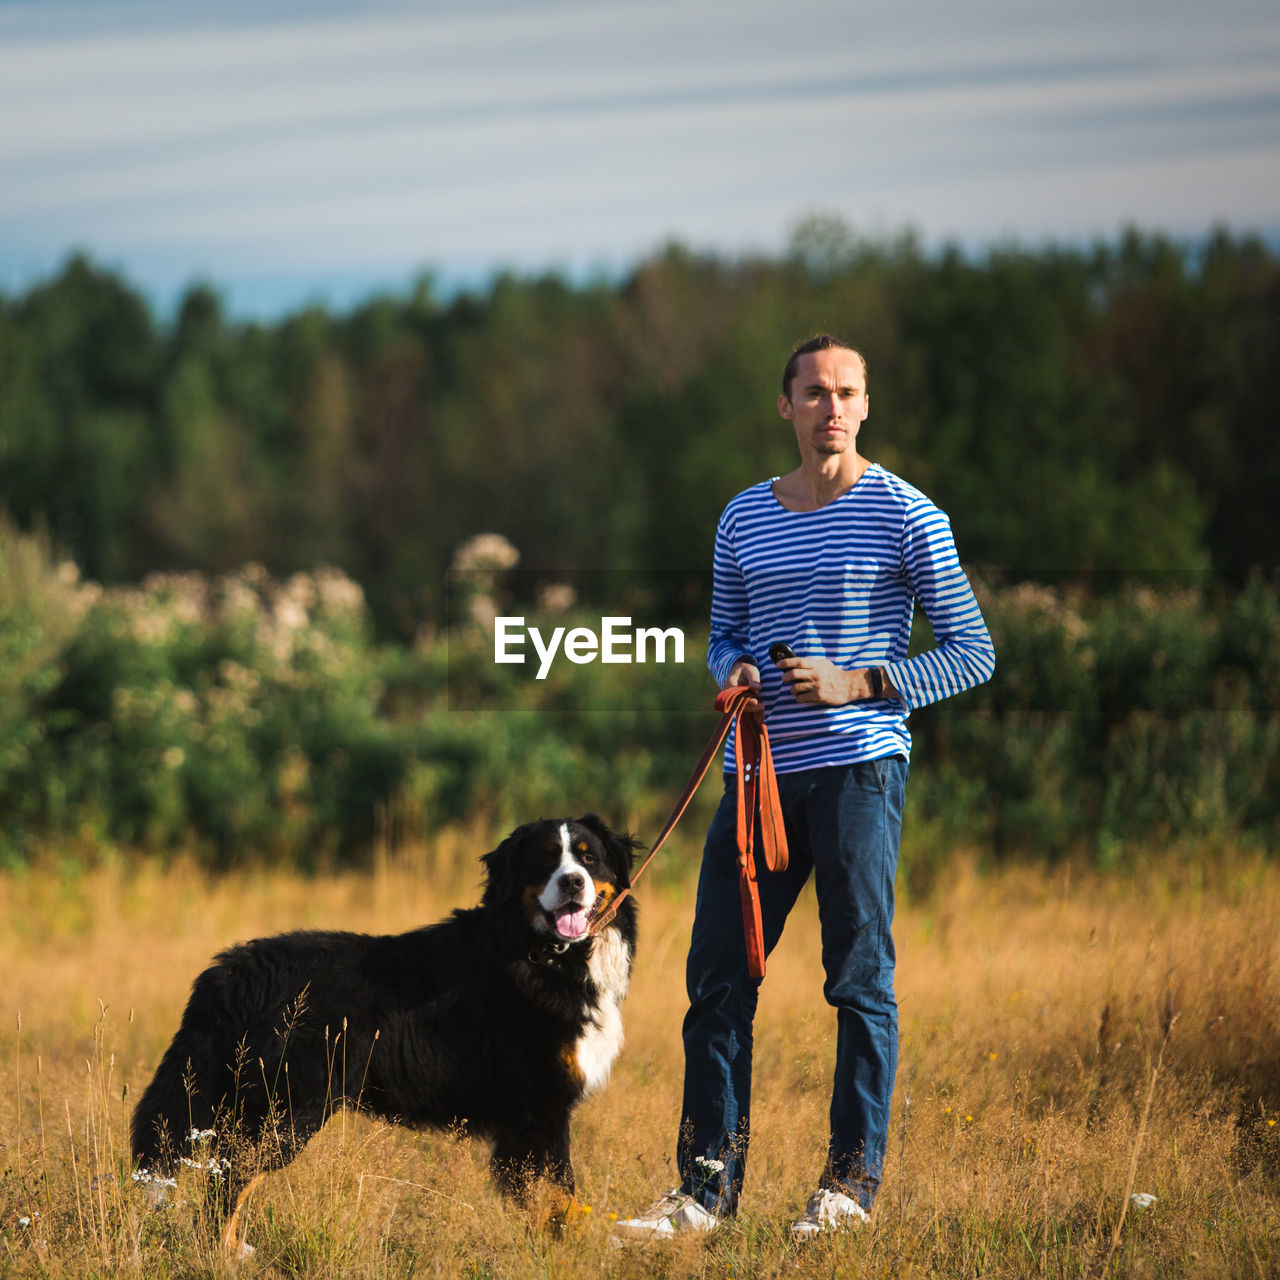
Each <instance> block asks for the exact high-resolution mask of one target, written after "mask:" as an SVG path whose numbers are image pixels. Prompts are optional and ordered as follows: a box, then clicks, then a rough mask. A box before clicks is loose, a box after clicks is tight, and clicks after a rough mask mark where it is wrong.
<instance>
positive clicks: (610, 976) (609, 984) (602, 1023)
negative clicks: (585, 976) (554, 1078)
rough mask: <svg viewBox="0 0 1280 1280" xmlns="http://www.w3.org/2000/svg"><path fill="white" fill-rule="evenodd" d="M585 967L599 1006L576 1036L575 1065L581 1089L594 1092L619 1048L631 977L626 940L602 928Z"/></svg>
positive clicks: (604, 1076)
mask: <svg viewBox="0 0 1280 1280" xmlns="http://www.w3.org/2000/svg"><path fill="white" fill-rule="evenodd" d="M587 971H588V972H589V973H590V974H591V981H592V982H593V983H595V988H596V994H597V996H598V998H599V1001H600V1007H599V1008H598V1009H597V1010H596V1013H595V1015H594V1017H593V1018H592V1020H591V1021H590V1022H589V1023H588V1024H587V1028H586V1030H585V1031H584V1032H583V1033H582V1035H581V1037H580V1038H579V1040H578V1049H577V1055H576V1056H577V1061H578V1069H579V1070H580V1071H581V1072H582V1076H583V1080H584V1082H585V1083H584V1085H583V1092H584V1093H594V1092H595V1090H597V1089H599V1088H600V1087H601V1086H602V1085H603V1084H604V1083H605V1082H606V1081H607V1080H608V1079H609V1072H610V1070H611V1069H612V1067H613V1062H614V1059H615V1058H616V1057H617V1056H618V1053H619V1052H620V1050H621V1049H622V1008H621V1006H622V1000H623V997H624V996H626V994H627V987H628V986H629V985H630V981H631V971H630V966H629V964H628V956H627V947H626V943H624V942H623V941H622V936H621V935H620V934H619V933H618V931H617V930H616V929H606V930H605V931H604V932H603V933H602V934H601V935H600V936H599V937H598V938H597V939H596V941H595V943H594V945H593V946H592V949H591V959H590V960H588V961H587Z"/></svg>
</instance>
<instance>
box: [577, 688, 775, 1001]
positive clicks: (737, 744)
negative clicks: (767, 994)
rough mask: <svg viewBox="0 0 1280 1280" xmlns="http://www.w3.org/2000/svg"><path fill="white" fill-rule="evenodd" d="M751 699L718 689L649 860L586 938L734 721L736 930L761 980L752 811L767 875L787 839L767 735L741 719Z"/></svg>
mask: <svg viewBox="0 0 1280 1280" xmlns="http://www.w3.org/2000/svg"><path fill="white" fill-rule="evenodd" d="M754 696H755V694H754V693H753V691H752V690H751V689H750V688H749V687H748V686H746V685H736V686H734V687H733V688H730V689H721V691H720V692H719V693H718V694H716V710H717V711H719V712H720V713H721V716H720V723H719V725H717V726H716V731H715V732H714V733H713V734H712V735H711V740H710V741H709V742H708V743H707V745H706V748H705V749H704V750H703V752H702V756H701V758H700V759H699V760H698V763H697V765H696V766H695V767H694V770H693V773H692V775H691V776H690V778H689V781H688V782H687V783H686V784H685V788H684V790H683V791H682V792H681V793H680V798H679V799H678V800H677V801H676V804H675V808H674V809H672V811H671V816H670V817H669V818H668V819H667V825H666V826H665V827H663V828H662V833H661V835H659V836H658V838H657V839H656V840H655V841H654V842H653V846H652V847H651V848H650V850H649V856H648V857H647V858H646V859H645V860H644V861H643V862H642V863H641V864H640V869H639V870H638V871H637V872H636V873H635V875H633V876H632V877H631V886H630V887H628V888H626V889H624V890H623V891H622V892H621V893H620V894H619V895H618V896H617V897H616V898H614V900H613V901H612V902H611V903H610V904H609V905H608V906H607V907H606V908H605V909H604V911H603V912H602V913H601V914H600V915H599V916H597V917H596V918H595V919H594V920H593V921H592V923H591V928H590V932H591V933H592V934H596V933H599V932H600V930H601V929H603V928H604V927H605V925H607V924H608V923H609V921H610V920H612V919H613V916H614V913H615V912H616V911H617V910H618V908H619V907H620V906H621V905H622V903H623V901H624V900H625V899H626V897H627V895H628V894H629V893H630V892H631V888H633V887H634V886H635V883H636V881H637V880H639V879H640V877H641V876H642V875H643V874H644V873H645V870H646V868H647V867H648V866H649V863H651V862H652V861H653V859H654V857H655V856H656V854H657V852H658V850H659V849H660V848H662V845H663V843H664V841H665V840H666V838H667V837H668V836H669V835H670V834H671V832H672V831H673V830H675V825H676V823H677V822H679V821H680V818H681V816H682V815H683V814H684V811H685V810H686V809H687V808H688V807H689V801H690V800H692V799H693V796H694V793H695V792H696V791H697V789H698V787H699V785H700V784H701V782H702V780H703V778H705V777H706V776H707V770H708V769H710V767H711V761H712V760H713V759H714V758H715V755H716V752H717V751H719V750H720V748H721V746H722V745H723V743H724V740H725V738H727V737H728V736H729V730H730V728H731V727H732V726H733V725H734V724H735V723H736V724H737V726H738V733H737V736H736V737H735V739H734V760H735V762H736V763H737V766H738V877H739V879H738V887H739V891H740V893H741V895H742V926H743V933H744V934H745V936H746V942H747V965H748V968H749V969H750V971H751V974H752V976H753V977H756V978H763V977H764V926H763V924H762V923H761V920H760V892H759V889H758V888H757V887H756V864H755V859H754V858H753V857H752V852H753V850H754V847H755V826H756V824H755V817H756V813H757V810H758V811H759V814H760V840H761V844H762V845H763V847H764V859H765V865H766V866H767V867H768V868H769V870H770V871H784V870H785V869H786V866H787V837H786V833H785V831H784V830H783V827H782V805H781V802H780V801H779V798H778V780H777V778H776V777H775V775H774V772H773V756H772V754H771V753H770V751H769V731H768V730H767V729H766V728H765V726H764V722H763V721H762V720H759V719H757V717H755V716H747V715H743V711H744V710H745V708H746V705H747V703H748V702H750V701H751V700H752V698H753V697H754Z"/></svg>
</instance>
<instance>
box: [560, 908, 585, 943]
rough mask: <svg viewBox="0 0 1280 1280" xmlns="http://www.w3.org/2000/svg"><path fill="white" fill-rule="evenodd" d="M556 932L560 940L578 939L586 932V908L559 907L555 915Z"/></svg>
mask: <svg viewBox="0 0 1280 1280" xmlns="http://www.w3.org/2000/svg"><path fill="white" fill-rule="evenodd" d="M555 922H556V932H557V933H559V935H560V936H561V937H562V938H580V937H582V935H583V934H584V933H586V931H587V909H586V907H576V906H568V907H561V908H560V910H559V911H557V912H556V915H555Z"/></svg>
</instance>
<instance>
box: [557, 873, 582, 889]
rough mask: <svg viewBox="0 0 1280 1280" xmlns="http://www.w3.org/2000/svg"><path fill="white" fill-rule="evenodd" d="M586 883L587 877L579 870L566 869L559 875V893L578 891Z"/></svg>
mask: <svg viewBox="0 0 1280 1280" xmlns="http://www.w3.org/2000/svg"><path fill="white" fill-rule="evenodd" d="M586 883H587V877H586V876H584V875H583V874H582V872H581V871H566V872H565V873H564V875H562V876H561V877H560V892H561V893H580V892H581V891H582V889H583V887H584V886H585V885H586Z"/></svg>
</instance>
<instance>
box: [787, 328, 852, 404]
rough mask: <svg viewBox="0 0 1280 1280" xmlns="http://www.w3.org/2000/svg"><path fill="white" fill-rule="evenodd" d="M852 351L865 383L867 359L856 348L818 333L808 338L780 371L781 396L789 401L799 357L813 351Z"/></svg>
mask: <svg viewBox="0 0 1280 1280" xmlns="http://www.w3.org/2000/svg"><path fill="white" fill-rule="evenodd" d="M831 350H837V351H852V352H853V354H854V355H855V356H857V357H858V359H859V360H860V361H862V381H863V383H864V387H863V389H864V390H865V389H866V388H865V383H866V381H867V357H866V356H864V355H863V354H862V352H861V351H859V350H858V348H857V347H855V346H852V345H850V344H849V343H847V342H845V341H844V340H843V339H841V338H833V337H832V336H831V335H830V334H829V333H820V334H818V336H817V337H816V338H810V339H809V341H808V342H802V343H801V344H800V345H799V346H798V347H797V348H796V349H795V350H794V351H793V352H792V353H791V359H789V360H788V361H787V367H786V368H785V369H783V371H782V394H783V395H784V396H786V397H787V399H788V400H790V399H791V379H792V378H794V377H795V376H796V366H797V365H799V363H800V357H801V356H807V355H810V354H811V353H812V352H814V351H831Z"/></svg>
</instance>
